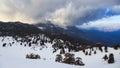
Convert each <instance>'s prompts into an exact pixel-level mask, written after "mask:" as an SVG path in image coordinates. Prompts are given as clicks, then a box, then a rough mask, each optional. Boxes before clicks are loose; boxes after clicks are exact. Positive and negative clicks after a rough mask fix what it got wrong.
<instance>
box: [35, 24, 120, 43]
mask: <svg viewBox="0 0 120 68" xmlns="http://www.w3.org/2000/svg"><path fill="white" fill-rule="evenodd" d="M37 27H39V29H41V30H42V31H43V32H44V33H47V34H49V35H52V36H56V37H58V38H62V36H63V35H66V36H65V37H67V36H68V37H70V38H72V39H74V40H75V41H76V42H80V43H82V44H95V43H97V42H101V43H103V44H104V45H113V44H120V42H119V41H120V38H119V37H120V36H119V35H120V31H114V32H103V31H98V30H94V29H93V30H85V29H79V28H77V27H76V26H68V27H67V28H66V29H64V28H61V27H58V26H57V25H53V24H51V23H50V22H49V23H46V24H43V23H40V24H37ZM63 39H64V37H63Z"/></svg>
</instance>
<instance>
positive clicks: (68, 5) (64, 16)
mask: <svg viewBox="0 0 120 68" xmlns="http://www.w3.org/2000/svg"><path fill="white" fill-rule="evenodd" d="M0 1H1V2H0V18H1V20H3V21H17V20H19V21H22V22H27V23H37V22H44V21H46V20H49V21H51V22H52V23H54V24H57V25H59V26H61V27H66V26H71V25H77V24H83V23H86V22H89V21H93V20H97V19H100V18H103V17H105V14H106V13H105V12H106V11H107V9H108V8H110V9H111V11H112V12H114V14H116V13H118V10H119V9H120V8H119V4H120V0H0ZM115 6H116V7H115ZM118 14H119V13H118Z"/></svg>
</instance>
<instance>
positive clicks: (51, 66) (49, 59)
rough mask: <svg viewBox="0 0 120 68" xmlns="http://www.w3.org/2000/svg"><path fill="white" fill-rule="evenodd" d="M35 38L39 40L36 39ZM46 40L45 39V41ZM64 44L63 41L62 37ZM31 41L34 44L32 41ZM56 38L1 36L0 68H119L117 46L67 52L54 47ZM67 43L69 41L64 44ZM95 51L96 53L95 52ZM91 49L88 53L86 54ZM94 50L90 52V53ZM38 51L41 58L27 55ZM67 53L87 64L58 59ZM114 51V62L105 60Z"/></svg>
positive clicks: (119, 51) (119, 49) (119, 52)
mask: <svg viewBox="0 0 120 68" xmlns="http://www.w3.org/2000/svg"><path fill="white" fill-rule="evenodd" d="M35 40H36V41H35ZM45 40H46V41H45ZM59 41H60V42H61V43H64V42H63V41H62V40H59ZM30 42H31V43H30ZM56 42H57V39H55V40H53V41H51V40H50V38H48V37H45V36H44V35H38V36H28V37H27V36H26V37H24V38H21V37H12V36H3V37H2V36H1V37H0V68H40V67H42V68H56V67H57V68H80V67H81V68H119V67H120V48H119V47H118V48H117V49H114V48H113V47H107V51H108V52H105V50H104V48H105V47H101V48H102V51H100V50H99V48H97V47H93V48H92V49H91V48H90V47H89V46H88V48H85V49H84V50H81V49H80V50H77V51H75V50H69V48H68V47H64V51H65V53H61V54H60V52H61V50H62V49H61V48H57V50H55V47H54V46H53V45H55V43H56ZM61 45H63V46H66V45H67V44H61ZM95 51H96V52H95ZM86 52H88V54H86ZM90 52H91V54H89V53H90ZM31 53H33V54H37V55H39V56H40V59H29V58H26V55H27V54H31ZM66 53H71V54H74V57H80V58H81V60H82V62H83V63H84V64H85V65H75V64H66V63H63V62H56V61H55V59H56V55H58V54H59V55H61V56H62V57H63V58H65V57H64V55H65V54H66ZM110 53H113V54H114V61H115V62H114V63H111V64H109V63H108V62H107V61H105V60H104V59H103V57H104V55H105V54H106V55H107V56H109V54H110Z"/></svg>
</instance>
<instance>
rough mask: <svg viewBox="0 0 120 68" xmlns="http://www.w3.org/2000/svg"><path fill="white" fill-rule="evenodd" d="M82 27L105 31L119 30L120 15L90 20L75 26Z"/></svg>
mask: <svg viewBox="0 0 120 68" xmlns="http://www.w3.org/2000/svg"><path fill="white" fill-rule="evenodd" d="M77 27H78V28H82V29H88V30H89V29H97V30H100V31H105V32H112V31H117V30H120V15H117V16H112V17H108V18H103V19H100V20H97V21H91V22H89V23H84V24H83V25H80V26H77Z"/></svg>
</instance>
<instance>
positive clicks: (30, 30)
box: [0, 22, 41, 36]
mask: <svg viewBox="0 0 120 68" xmlns="http://www.w3.org/2000/svg"><path fill="white" fill-rule="evenodd" d="M40 32H41V31H40V29H38V28H37V27H36V26H34V25H29V24H24V23H21V22H0V35H21V36H22V35H27V34H37V33H40Z"/></svg>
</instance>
